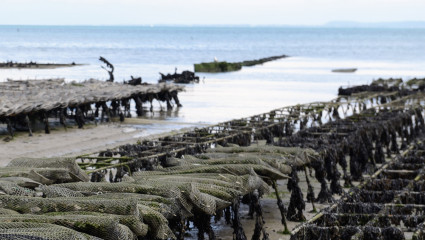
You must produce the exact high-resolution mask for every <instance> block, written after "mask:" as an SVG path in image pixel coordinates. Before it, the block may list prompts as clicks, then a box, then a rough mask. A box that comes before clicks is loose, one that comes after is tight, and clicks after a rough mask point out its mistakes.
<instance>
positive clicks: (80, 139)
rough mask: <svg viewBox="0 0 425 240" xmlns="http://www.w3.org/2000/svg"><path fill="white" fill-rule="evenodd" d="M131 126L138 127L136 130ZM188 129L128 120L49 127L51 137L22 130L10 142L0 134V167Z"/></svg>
mask: <svg viewBox="0 0 425 240" xmlns="http://www.w3.org/2000/svg"><path fill="white" fill-rule="evenodd" d="M133 124H137V127H135V125H133ZM164 125H166V126H169V127H168V128H167V127H166V126H164ZM202 126H203V125H199V126H198V127H202ZM191 127H194V125H193V124H190V125H189V124H186V123H180V122H170V121H161V120H149V119H128V121H127V122H126V123H122V124H121V123H115V122H112V123H102V124H99V125H97V126H95V125H85V126H84V128H83V129H78V128H77V127H76V126H73V127H71V128H68V129H67V130H65V129H64V128H63V127H59V126H58V127H54V128H51V133H50V134H45V133H44V131H42V130H37V131H35V132H34V133H33V136H32V137H29V136H28V133H27V132H23V131H22V132H17V134H16V136H15V138H13V139H12V140H10V141H9V142H5V141H4V140H5V139H7V138H9V137H8V135H0V137H1V139H2V140H1V143H0V152H1V153H2V154H0V166H5V165H7V163H8V162H10V160H12V159H14V158H18V157H57V156H78V155H82V154H88V153H95V152H98V151H103V150H106V149H108V148H114V147H117V146H120V145H123V144H129V143H136V142H137V140H139V139H140V140H143V139H155V138H159V137H161V136H165V135H170V134H173V133H178V132H180V131H187V130H189V129H190V128H191ZM155 129H156V130H155ZM170 129H176V130H172V131H171V130H170Z"/></svg>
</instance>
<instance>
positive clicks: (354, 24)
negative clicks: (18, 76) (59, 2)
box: [0, 20, 425, 28]
mask: <svg viewBox="0 0 425 240" xmlns="http://www.w3.org/2000/svg"><path fill="white" fill-rule="evenodd" d="M412 23H414V24H419V26H418V25H416V26H406V24H412ZM400 24H401V25H402V26H401V25H400ZM0 26H2V27H16V26H34V27H73V26H78V27H252V28H255V27H289V28H291V27H305V28H320V27H327V28H375V27H378V28H382V27H385V28H400V27H407V28H425V21H415V20H412V21H387V22H358V21H345V20H341V21H330V22H327V23H324V24H168V23H164V24H162V23H158V24H31V23H29V24H1V23H0Z"/></svg>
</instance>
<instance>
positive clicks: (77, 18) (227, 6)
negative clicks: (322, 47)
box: [0, 0, 425, 25]
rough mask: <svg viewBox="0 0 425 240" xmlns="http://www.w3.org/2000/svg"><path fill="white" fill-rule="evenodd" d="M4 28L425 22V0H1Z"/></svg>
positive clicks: (1, 16) (0, 18) (0, 21)
mask: <svg viewBox="0 0 425 240" xmlns="http://www.w3.org/2000/svg"><path fill="white" fill-rule="evenodd" d="M0 4H1V5H0V24H2V25H4V24H34V25H151V24H167V25H169V24H178V25H180V24H183V25H198V24H200V25H209V24H237V25H239V24H249V25H321V24H324V23H327V22H330V21H340V20H348V21H360V22H394V21H425V14H424V13H425V0H209V1H203V0H152V1H144V0H1V2H0Z"/></svg>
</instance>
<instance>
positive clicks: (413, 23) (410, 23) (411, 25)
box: [324, 21, 425, 28]
mask: <svg viewBox="0 0 425 240" xmlns="http://www.w3.org/2000/svg"><path fill="white" fill-rule="evenodd" d="M324 26H325V27H335V28H338V27H344V28H346V27H352V28H425V22H424V21H405V22H375V23H365V22H352V21H333V22H329V23H327V24H325V25H324Z"/></svg>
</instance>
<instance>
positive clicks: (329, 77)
mask: <svg viewBox="0 0 425 240" xmlns="http://www.w3.org/2000/svg"><path fill="white" fill-rule="evenodd" d="M423 53H425V29H344V28H282V27H90V26H87V27H80V26H78V27H77V26H75V27H71V26H69V27H47V26H0V61H7V60H13V61H20V62H25V61H37V62H52V63H53V62H55V63H71V62H76V63H85V64H87V65H85V66H81V67H74V68H62V69H51V70H16V69H13V70H12V69H10V70H0V81H4V80H6V79H7V78H13V79H28V78H37V79H41V78H46V77H65V78H66V79H67V80H77V81H82V80H85V79H89V78H97V79H106V78H107V77H108V76H107V73H106V72H105V71H104V70H103V69H101V68H100V66H101V65H102V64H101V62H99V61H98V58H99V56H103V57H105V58H106V59H108V60H109V61H110V62H112V63H113V64H114V65H115V69H116V72H115V76H116V79H117V80H118V81H122V80H123V79H129V78H130V75H133V76H142V77H143V80H144V81H146V82H151V83H154V82H156V81H157V80H158V78H159V74H158V72H163V73H172V72H174V68H175V67H177V68H178V71H182V70H186V69H188V70H193V64H194V63H199V62H205V61H212V60H213V59H214V57H216V58H217V59H219V60H226V61H241V60H250V59H256V58H262V57H268V56H273V55H281V54H286V55H289V56H291V57H290V58H286V59H282V60H278V61H274V62H269V63H266V64H264V65H261V66H255V67H247V68H243V69H242V70H241V71H238V72H232V73H221V74H203V73H200V74H199V75H200V76H201V79H203V78H204V77H205V79H204V80H203V81H201V83H200V84H196V85H189V86H188V87H187V89H186V92H185V93H182V94H181V96H180V98H181V101H182V103H183V105H184V107H183V108H181V109H179V110H178V111H174V112H171V113H164V114H159V113H155V114H154V116H153V117H158V118H163V117H165V118H166V119H168V120H175V121H179V122H188V123H198V122H202V123H216V122H220V121H224V120H229V119H233V118H239V117H244V116H249V115H253V114H257V113H262V112H266V111H269V110H272V109H274V108H278V107H282V106H286V105H293V104H296V103H305V102H312V101H324V100H330V99H332V98H334V97H336V93H337V88H338V87H339V86H341V85H353V84H365V83H368V82H371V81H372V80H373V79H376V78H379V77H385V78H387V77H402V78H405V79H407V78H410V77H424V76H425V54H423ZM343 67H346V68H351V67H356V68H358V71H357V72H356V73H354V74H336V73H332V72H331V69H333V68H343ZM148 117H152V116H148Z"/></svg>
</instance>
